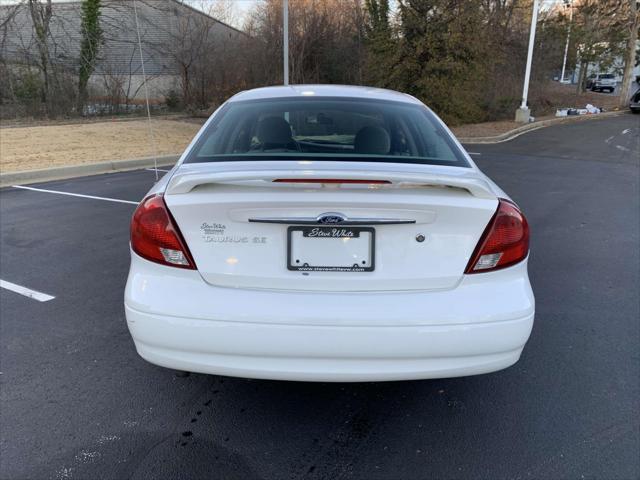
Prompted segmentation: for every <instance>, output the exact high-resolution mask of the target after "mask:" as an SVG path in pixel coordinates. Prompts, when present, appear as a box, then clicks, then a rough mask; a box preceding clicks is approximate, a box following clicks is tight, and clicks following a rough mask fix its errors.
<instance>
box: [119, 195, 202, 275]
mask: <svg viewBox="0 0 640 480" xmlns="http://www.w3.org/2000/svg"><path fill="white" fill-rule="evenodd" d="M131 248H132V249H133V251H134V252H136V253H137V254H138V255H140V256H141V257H143V258H146V259H147V260H151V261H152V262H156V263H161V264H163V265H169V266H172V267H179V268H189V269H191V270H195V268H196V267H195V263H194V261H193V258H192V257H191V254H190V253H189V250H188V249H187V246H186V244H185V243H184V240H183V239H182V235H181V234H180V230H178V227H177V226H176V224H175V221H174V220H173V218H172V217H171V213H169V210H168V209H167V206H166V205H165V203H164V199H163V198H162V195H151V196H149V197H147V198H145V199H144V200H143V201H142V202H141V203H140V205H138V208H137V209H136V211H135V212H134V214H133V218H132V219H131Z"/></svg>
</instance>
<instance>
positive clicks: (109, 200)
mask: <svg viewBox="0 0 640 480" xmlns="http://www.w3.org/2000/svg"><path fill="white" fill-rule="evenodd" d="M13 188H19V189H21V190H33V191H34V192H44V193H56V194H58V195H68V196H70V197H80V198H91V199H93V200H104V201H105V202H116V203H128V204H130V205H138V203H139V202H132V201H131V200H120V199H119V198H107V197H96V196H93V195H81V194H79V193H69V192H59V191H57V190H45V189H44V188H34V187H25V186H23V185H13Z"/></svg>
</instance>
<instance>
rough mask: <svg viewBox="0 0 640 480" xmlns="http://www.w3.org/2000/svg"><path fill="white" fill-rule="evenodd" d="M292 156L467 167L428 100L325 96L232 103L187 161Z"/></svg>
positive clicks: (276, 158) (221, 112)
mask: <svg viewBox="0 0 640 480" xmlns="http://www.w3.org/2000/svg"><path fill="white" fill-rule="evenodd" d="M288 159H291V160H294V159H302V160H334V161H335V160H344V161H350V162H353V161H363V162H372V161H379V162H392V163H422V164H432V165H434V164H438V165H439V164H442V165H453V166H463V167H468V166H469V164H468V162H467V160H466V159H465V158H464V156H463V154H462V152H461V151H460V149H459V148H458V147H457V146H456V145H455V143H454V142H453V140H452V138H451V136H450V135H449V134H448V133H447V132H445V131H444V130H443V129H442V127H441V126H440V125H439V124H438V122H437V121H436V119H435V118H434V116H433V114H432V113H431V112H430V111H429V110H428V109H426V108H425V107H424V106H421V105H413V104H405V103H400V102H388V101H379V100H369V99H344V98H339V99H338V98H326V97H325V98H304V97H303V98H299V97H296V98H278V99H268V100H247V101H241V102H230V103H228V104H226V105H225V106H224V107H223V108H222V110H221V111H220V112H219V113H218V114H217V115H216V117H215V119H214V121H213V122H212V123H211V124H209V126H208V127H207V129H206V131H205V132H204V134H203V135H202V136H201V137H200V139H199V140H198V142H197V143H196V145H195V146H194V148H193V149H192V150H191V153H190V154H189V156H188V157H187V159H186V160H185V162H186V163H196V162H229V161H246V160H288Z"/></svg>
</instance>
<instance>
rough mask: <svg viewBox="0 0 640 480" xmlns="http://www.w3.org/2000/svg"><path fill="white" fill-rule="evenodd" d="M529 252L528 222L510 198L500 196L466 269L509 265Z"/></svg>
mask: <svg viewBox="0 0 640 480" xmlns="http://www.w3.org/2000/svg"><path fill="white" fill-rule="evenodd" d="M528 253H529V224H528V223H527V219H526V218H525V217H524V215H523V214H522V212H521V211H520V210H519V209H518V207H516V206H515V205H514V204H513V203H511V202H510V201H509V200H504V199H502V198H501V199H499V203H498V210H497V211H496V213H495V214H494V215H493V218H492V219H491V221H490V222H489V225H487V228H486V229H485V231H484V233H483V234H482V237H480V241H479V242H478V245H477V246H476V249H475V251H474V252H473V255H472V256H471V260H469V264H468V265H467V268H466V270H465V272H464V273H480V272H487V271H491V270H498V269H500V268H505V267H509V266H511V265H513V264H515V263H518V262H520V261H522V260H524V259H525V258H526V257H527V254H528Z"/></svg>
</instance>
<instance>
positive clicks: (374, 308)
mask: <svg viewBox="0 0 640 480" xmlns="http://www.w3.org/2000/svg"><path fill="white" fill-rule="evenodd" d="M131 250H132V251H131V270H130V273H129V279H128V282H127V286H126V291H125V311H126V317H127V324H128V326H129V330H130V332H131V335H132V337H133V340H134V342H135V345H136V348H137V350H138V353H139V354H140V355H141V356H142V357H143V358H145V359H147V360H148V361H149V362H151V363H154V364H157V365H161V366H165V367H169V368H174V369H178V370H185V371H191V372H201V373H210V374H218V375H230V376H240V377H253V378H266V379H281V380H315V381H349V382H351V381H381V380H408V379H424V378H438V377H456V376H463V375H475V374H480V373H487V372H493V371H496V370H500V369H503V368H506V367H508V366H510V365H512V364H514V363H515V362H517V361H518V359H519V357H520V354H521V353H522V350H523V348H524V345H525V343H526V342H527V339H528V338H529V334H530V333H531V328H532V326H533V318H534V310H535V304H534V297H533V292H532V291H531V285H530V284H529V277H528V274H527V259H528V256H529V227H528V224H527V220H526V219H525V217H524V215H523V213H522V212H521V210H520V208H519V207H518V206H517V205H516V204H515V203H514V202H513V201H512V200H511V199H509V197H508V196H507V194H506V193H504V192H503V191H502V190H501V189H500V188H499V187H498V186H497V185H496V184H495V183H493V182H492V181H491V180H490V179H489V178H488V177H487V176H485V175H484V174H483V173H482V172H481V171H480V170H479V169H478V167H477V166H476V165H475V164H474V163H473V161H472V160H471V157H469V155H468V154H467V152H465V150H464V148H463V147H462V146H461V145H460V143H459V142H458V141H457V140H456V139H455V137H454V136H453V134H452V133H451V132H450V131H449V129H447V127H446V126H445V125H444V123H442V121H441V120H440V119H439V118H438V117H437V116H436V115H435V114H434V113H433V112H432V111H431V110H429V109H428V108H427V107H426V106H425V105H424V104H422V103H421V102H420V101H419V100H417V99H415V98H414V97H411V96H409V95H405V94H402V93H398V92H392V91H389V90H381V89H375V88H367V87H347V86H329V85H296V86H291V87H268V88H260V89H256V90H250V91H246V92H242V93H239V94H238V95H236V96H234V97H232V98H231V99H230V100H229V101H227V102H226V103H225V104H224V105H223V106H222V107H220V108H219V109H218V110H217V112H216V113H214V114H213V115H212V117H211V118H210V119H209V121H208V122H207V123H206V124H205V125H204V127H203V128H202V130H201V131H200V133H199V134H198V135H197V136H196V138H195V139H194V141H193V142H192V143H191V145H190V146H189V147H188V148H187V151H186V152H185V153H184V154H183V156H182V157H181V159H180V160H179V162H178V164H177V165H176V166H175V167H174V168H173V170H172V171H171V172H170V173H168V174H167V175H166V176H165V177H164V178H163V180H161V181H160V182H159V183H157V184H156V185H155V186H154V187H153V188H152V190H151V191H150V192H149V193H148V195H147V196H146V197H145V199H144V200H142V202H141V203H140V205H139V206H138V208H137V210H136V212H135V213H134V215H133V219H132V222H131Z"/></svg>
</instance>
